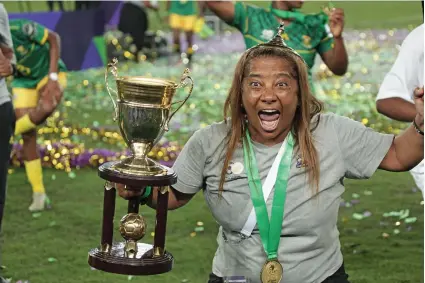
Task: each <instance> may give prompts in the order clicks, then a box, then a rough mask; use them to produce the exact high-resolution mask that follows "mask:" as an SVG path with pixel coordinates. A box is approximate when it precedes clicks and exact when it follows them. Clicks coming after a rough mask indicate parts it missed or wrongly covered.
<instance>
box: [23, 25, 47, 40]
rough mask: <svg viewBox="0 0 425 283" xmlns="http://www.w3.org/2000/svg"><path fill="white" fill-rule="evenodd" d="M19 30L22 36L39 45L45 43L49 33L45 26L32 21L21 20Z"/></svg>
mask: <svg viewBox="0 0 425 283" xmlns="http://www.w3.org/2000/svg"><path fill="white" fill-rule="evenodd" d="M21 32H22V34H23V35H24V36H26V37H28V38H29V39H30V40H32V41H34V42H37V43H38V44H40V45H43V44H44V43H46V41H47V36H48V35H49V30H48V29H47V28H46V27H44V26H42V25H40V24H38V23H36V22H33V21H24V22H22V24H21Z"/></svg>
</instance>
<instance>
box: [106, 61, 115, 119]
mask: <svg viewBox="0 0 425 283" xmlns="http://www.w3.org/2000/svg"><path fill="white" fill-rule="evenodd" d="M117 63H118V60H117V58H113V59H112V63H108V65H107V66H106V71H105V84H106V90H107V91H108V94H109V97H110V98H111V100H112V103H113V104H114V121H116V120H117V118H118V106H117V103H116V102H115V99H114V97H113V96H112V94H111V92H113V93H115V97H117V98H118V92H117V91H116V90H115V89H113V88H111V87H110V86H109V82H108V74H109V72H111V74H112V75H113V76H114V77H115V79H117V77H118V70H117V66H116V65H117Z"/></svg>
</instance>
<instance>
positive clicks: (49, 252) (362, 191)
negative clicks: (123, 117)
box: [0, 1, 424, 283]
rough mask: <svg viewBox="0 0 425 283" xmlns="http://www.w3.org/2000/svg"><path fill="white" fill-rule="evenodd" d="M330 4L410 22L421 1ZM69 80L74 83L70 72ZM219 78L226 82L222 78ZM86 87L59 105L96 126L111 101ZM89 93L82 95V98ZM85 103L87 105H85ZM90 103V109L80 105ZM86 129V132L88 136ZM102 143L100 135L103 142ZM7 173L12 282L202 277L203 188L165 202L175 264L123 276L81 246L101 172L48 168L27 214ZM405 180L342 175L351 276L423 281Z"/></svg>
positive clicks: (390, 24)
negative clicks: (103, 267)
mask: <svg viewBox="0 0 425 283" xmlns="http://www.w3.org/2000/svg"><path fill="white" fill-rule="evenodd" d="M323 3H324V2H308V3H306V4H305V10H306V11H307V12H314V11H318V9H319V8H320V6H322V5H323ZM5 5H6V8H7V9H8V10H9V12H18V11H19V9H20V8H19V4H18V2H5ZM30 5H31V8H32V10H33V11H42V10H47V5H46V4H45V2H35V1H31V3H30ZM72 5H73V3H72V2H67V3H66V4H65V7H67V8H69V9H71V8H72V7H71V6H72ZM259 5H263V6H267V5H268V2H261V3H259ZM335 5H336V6H339V7H342V8H344V9H345V12H346V18H347V28H356V29H372V28H373V29H389V28H408V27H409V25H413V26H415V25H417V24H419V23H420V22H421V19H422V18H421V14H420V4H419V2H417V1H416V2H401V1H400V2H376V1H367V2H348V1H344V2H335ZM151 18H152V28H155V27H161V28H164V27H163V25H162V24H161V23H160V22H159V21H157V20H156V19H154V17H153V15H151ZM359 61H360V60H359ZM374 78H376V77H375V76H371V79H374ZM88 79H90V78H88ZM92 80H93V78H92ZM99 80H100V79H99ZM70 82H71V80H70ZM72 82H73V83H81V82H76V81H75V80H74V81H72ZM95 83H98V82H97V81H96V82H92V81H90V87H91V86H92V85H93V86H94V84H95ZM220 83H224V85H225V82H220ZM375 83H376V82H375ZM203 87H206V86H203ZM71 89H77V87H75V86H74V88H71ZM201 89H202V88H201ZM91 91H92V90H90V89H87V91H86V92H87V93H89V94H90V93H91ZM89 94H88V95H87V96H84V97H81V98H80V99H81V101H82V102H81V103H80V104H77V103H76V104H73V105H72V106H71V107H65V106H63V108H62V109H64V108H67V109H68V110H66V111H65V112H66V113H67V115H69V116H68V118H67V122H70V123H72V124H80V125H93V124H94V122H97V121H101V123H102V126H103V125H105V124H106V125H109V126H110V125H115V124H113V122H112V121H111V119H110V118H111V113H112V110H111V109H112V107H111V105H110V104H107V105H108V106H107V107H106V106H105V104H103V102H104V101H103V100H104V99H107V98H102V99H99V96H93V97H89V96H90V95H89ZM66 95H67V96H68V97H71V96H75V97H77V96H78V95H81V93H70V92H68V93H67V94H66ZM105 95H106V94H105ZM87 98H89V100H86V99H87ZM90 99H91V100H90ZM96 99H99V101H98V105H96V109H95V108H93V110H89V108H88V107H90V105H93V106H94V105H95V103H94V102H93V101H92V100H96ZM77 100H78V98H74V99H73V100H72V101H73V103H74V102H75V101H77ZM371 100H373V98H371ZM84 103H86V104H87V105H83V104H84ZM362 103H363V102H362ZM370 103H372V102H370ZM83 106H84V107H83ZM214 109H215V108H214ZM89 111H90V115H86V114H87V113H86V112H89ZM205 117H207V116H205ZM214 117H215V116H214ZM172 137H174V136H172ZM89 139H90V136H88V137H87V141H89ZM89 142H93V141H89ZM105 144H107V143H106V142H104V143H102V145H105ZM95 145H96V146H97V143H96V144H95V143H93V145H90V146H93V147H94V146H95ZM108 146H110V147H111V148H113V147H116V145H108ZM88 147H89V145H87V148H88ZM10 173H11V174H10V175H9V186H8V194H7V203H6V211H5V219H4V221H3V230H2V235H1V237H0V248H1V257H2V261H1V264H0V265H4V266H5V268H3V269H1V268H0V274H1V275H2V276H5V277H7V278H12V282H13V283H16V282H17V281H18V280H22V281H21V282H20V283H24V282H25V280H28V281H29V283H57V282H61V283H74V282H90V283H97V282H99V283H100V282H114V283H124V282H140V283H159V282H161V283H179V282H182V283H184V282H189V283H203V282H206V279H207V276H208V273H209V272H210V271H211V263H212V259H213V256H214V253H215V250H216V240H215V239H216V235H217V229H218V226H217V224H216V222H215V221H214V219H213V218H212V216H211V214H210V212H209V210H208V207H207V206H206V204H205V201H204V199H203V196H202V195H201V193H200V194H199V195H197V196H196V197H195V198H194V199H193V200H192V201H191V202H190V203H189V204H188V205H187V206H185V207H183V208H181V209H179V210H176V211H171V212H169V218H168V225H167V242H166V245H167V249H168V250H169V251H170V252H172V254H173V255H174V257H175V266H174V269H173V271H172V272H170V273H168V274H164V275H159V276H149V277H128V276H121V275H113V274H108V273H104V272H100V271H96V270H92V269H91V268H90V267H89V266H88V264H87V252H88V250H90V249H91V248H94V247H96V246H97V245H98V244H99V241H100V235H101V217H102V206H103V204H102V201H103V182H102V180H101V179H100V178H99V177H98V176H97V172H96V170H90V169H82V170H76V171H75V173H76V178H73V179H71V178H70V177H69V176H68V175H67V174H66V173H65V172H63V171H58V170H53V169H46V170H45V171H44V180H45V185H46V188H47V190H48V193H49V196H50V197H51V199H52V201H53V210H51V211H46V212H43V213H41V214H31V213H29V212H28V211H27V207H28V205H29V202H30V199H31V189H30V186H29V184H28V183H27V181H26V176H25V171H24V169H22V168H11V171H10ZM413 186H414V183H413V180H412V178H411V176H410V174H409V173H389V172H382V171H380V172H377V173H376V174H375V176H373V178H371V179H370V180H366V181H352V180H347V181H346V192H345V194H344V196H343V198H344V200H346V201H358V202H359V203H357V204H354V205H352V206H351V207H341V209H340V215H339V221H338V225H339V230H340V239H341V248H342V252H343V254H344V261H345V265H346V270H347V272H348V273H349V275H350V282H352V283H419V282H424V281H423V269H424V266H423V259H424V252H423V250H424V246H423V238H424V226H423V225H424V224H423V223H424V222H423V221H424V219H423V208H424V207H423V203H422V204H421V200H422V197H421V194H420V192H413V191H412V188H413ZM126 207H127V202H126V201H124V200H122V199H117V209H116V213H115V225H116V229H115V231H114V233H115V239H116V240H120V238H121V236H120V235H119V232H118V226H117V223H118V221H119V219H120V218H121V217H122V216H123V215H125V214H126ZM401 210H404V211H405V212H406V210H409V216H408V218H407V219H408V220H407V222H409V220H410V221H414V220H415V219H413V218H412V217H416V221H414V222H412V223H406V218H404V219H399V218H400V217H397V216H393V217H384V213H389V212H400V211H401ZM140 212H141V214H142V215H144V216H145V217H146V219H147V220H148V233H147V234H146V236H145V238H144V239H143V240H142V241H144V242H148V243H151V242H152V241H153V237H152V236H151V234H150V233H151V232H152V231H153V227H154V226H153V225H154V218H153V217H154V211H153V210H152V209H150V208H148V207H141V209H140ZM364 213H366V215H368V214H369V213H371V215H370V216H369V217H366V218H364V219H362V220H357V219H356V218H358V217H359V215H361V214H364ZM393 214H395V213H393ZM199 221H202V222H203V226H204V228H205V230H204V232H200V233H197V234H196V236H194V237H192V236H191V233H192V232H193V231H194V228H195V227H196V225H197V222H199ZM300 283H304V282H300Z"/></svg>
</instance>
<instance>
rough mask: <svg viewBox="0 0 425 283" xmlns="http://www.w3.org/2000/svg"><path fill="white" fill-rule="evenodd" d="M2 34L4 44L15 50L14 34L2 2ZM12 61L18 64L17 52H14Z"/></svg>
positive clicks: (0, 8)
mask: <svg viewBox="0 0 425 283" xmlns="http://www.w3.org/2000/svg"><path fill="white" fill-rule="evenodd" d="M0 35H1V36H2V38H3V39H4V44H6V45H7V46H8V47H10V48H12V50H13V41H12V36H11V34H10V26H9V17H8V15H7V11H6V9H5V8H4V5H3V4H0ZM11 62H12V64H16V56H15V53H13V57H12V60H11Z"/></svg>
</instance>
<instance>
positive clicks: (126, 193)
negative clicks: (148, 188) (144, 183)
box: [115, 184, 142, 199]
mask: <svg viewBox="0 0 425 283" xmlns="http://www.w3.org/2000/svg"><path fill="white" fill-rule="evenodd" d="M115 188H116V189H117V191H118V195H119V196H120V197H122V198H123V199H130V198H132V197H137V196H140V195H141V194H142V191H141V190H129V189H128V188H129V187H128V186H126V185H123V184H115Z"/></svg>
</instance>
